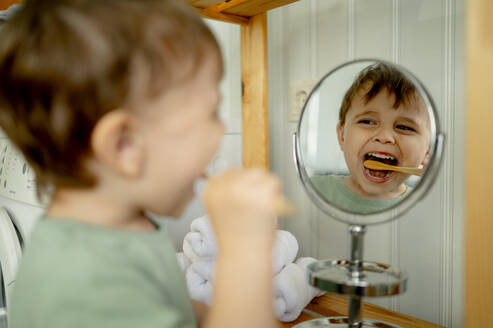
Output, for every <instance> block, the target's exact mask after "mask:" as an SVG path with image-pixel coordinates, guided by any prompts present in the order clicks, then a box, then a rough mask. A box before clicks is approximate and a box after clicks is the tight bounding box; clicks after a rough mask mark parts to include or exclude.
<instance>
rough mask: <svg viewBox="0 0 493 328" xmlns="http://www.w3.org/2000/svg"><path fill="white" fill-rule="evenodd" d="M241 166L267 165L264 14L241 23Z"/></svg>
mask: <svg viewBox="0 0 493 328" xmlns="http://www.w3.org/2000/svg"><path fill="white" fill-rule="evenodd" d="M241 75H242V78H241V79H242V127H243V128H242V130H243V138H242V139H243V166H244V167H264V168H267V169H268V168H269V126H268V124H269V120H268V97H267V95H268V90H267V15H266V13H262V14H259V15H256V16H253V17H251V18H250V20H249V22H248V24H247V25H242V26H241Z"/></svg>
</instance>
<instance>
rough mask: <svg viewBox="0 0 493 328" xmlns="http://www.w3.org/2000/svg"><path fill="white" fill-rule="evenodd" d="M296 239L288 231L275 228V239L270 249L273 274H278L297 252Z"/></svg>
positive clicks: (292, 259)
mask: <svg viewBox="0 0 493 328" xmlns="http://www.w3.org/2000/svg"><path fill="white" fill-rule="evenodd" d="M298 248H299V245H298V241H297V240H296V238H295V237H294V236H293V234H292V233H291V232H289V231H285V230H277V233H276V241H275V243H274V247H273V249H272V264H273V266H274V274H278V273H279V272H281V270H282V269H283V268H284V266H286V265H287V264H288V263H291V262H293V261H294V259H295V258H296V255H297V254H298Z"/></svg>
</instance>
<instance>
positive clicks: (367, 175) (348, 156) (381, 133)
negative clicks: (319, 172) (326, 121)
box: [337, 63, 430, 199]
mask: <svg viewBox="0 0 493 328" xmlns="http://www.w3.org/2000/svg"><path fill="white" fill-rule="evenodd" d="M337 135H338V139H339V144H340V146H341V149H342V151H343V152H344V157H345V160H346V163H347V166H348V169H349V173H350V177H349V179H348V180H347V182H348V187H349V188H350V189H351V190H353V191H354V192H356V193H357V194H359V195H361V196H364V197H368V198H374V199H390V198H394V197H397V196H399V195H400V194H402V193H403V192H404V191H405V189H406V188H405V186H404V181H405V180H406V179H407V178H408V175H405V174H402V173H397V172H392V171H377V170H370V169H367V168H365V167H364V166H363V162H364V161H365V160H369V159H371V160H377V161H382V162H385V163H387V164H391V165H397V166H407V167H418V166H420V165H424V166H425V165H426V161H427V159H428V154H429V143H430V123H429V117H428V112H427V109H426V107H425V104H424V102H423V99H422V98H421V96H420V94H419V93H418V90H417V89H416V87H415V86H414V84H413V83H412V82H411V81H409V80H408V79H407V77H406V76H405V75H404V74H403V73H402V72H400V71H399V70H398V69H397V68H395V67H394V66H392V65H390V64H384V63H378V64H374V65H371V66H369V67H367V68H365V69H364V70H363V71H362V72H361V73H360V74H359V76H358V77H357V78H356V80H355V81H354V82H353V84H352V85H351V87H350V88H349V89H348V91H347V92H346V94H345V96H344V99H343V101H342V105H341V108H340V112H339V124H338V125H337Z"/></svg>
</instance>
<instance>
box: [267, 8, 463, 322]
mask: <svg viewBox="0 0 493 328" xmlns="http://www.w3.org/2000/svg"><path fill="white" fill-rule="evenodd" d="M268 28H269V33H268V37H269V115H270V124H269V129H270V163H271V170H272V171H273V172H276V173H277V174H279V175H280V176H281V178H282V180H283V182H284V185H285V191H286V193H287V195H288V197H289V198H290V199H292V200H293V201H295V202H296V205H297V206H298V208H299V209H300V211H299V215H298V217H296V218H295V219H293V220H285V221H284V222H283V226H284V227H285V228H287V229H288V230H290V231H292V232H293V233H294V234H295V235H296V237H297V238H298V240H299V242H300V245H301V253H302V254H303V255H311V256H315V257H318V258H334V257H335V258H341V257H342V258H346V257H347V256H348V254H347V253H348V245H347V244H348V241H347V233H346V226H345V225H343V224H341V223H338V222H336V221H334V220H332V219H330V218H328V217H326V215H324V214H323V213H322V212H321V211H319V210H318V209H317V208H316V207H315V206H314V205H312V204H311V202H310V201H309V199H308V197H307V196H306V195H305V192H304V189H303V188H302V186H301V183H300V182H299V180H298V177H297V174H296V172H295V168H294V165H293V160H292V133H293V132H294V131H295V130H296V123H291V122H288V107H289V106H288V99H289V94H288V92H289V86H290V84H291V83H294V82H296V81H298V80H318V79H319V78H321V77H322V76H323V75H324V74H325V73H326V72H328V71H329V70H330V69H332V68H334V67H335V66H337V65H338V64H341V63H342V62H344V61H347V60H349V59H353V58H367V57H372V58H381V59H386V60H390V61H393V62H397V63H400V64H402V65H403V66H405V67H406V68H408V69H409V70H411V71H412V72H413V73H414V74H415V75H417V77H418V78H420V79H421V80H422V81H423V82H424V84H425V85H426V86H427V87H428V89H429V91H430V92H431V94H432V97H433V98H434V100H435V103H436V105H437V107H438V111H439V115H440V119H441V124H442V128H443V130H444V131H445V132H446V134H447V145H446V153H445V160H444V162H443V168H442V170H441V174H440V176H439V177H438V179H437V182H436V185H435V186H434V187H433V189H432V190H431V192H430V193H429V195H428V196H427V198H426V199H425V200H423V201H422V202H421V203H420V204H418V205H417V206H416V207H415V208H414V209H413V210H411V211H410V213H408V214H406V215H405V216H404V217H403V218H401V219H400V220H398V221H396V222H394V223H390V224H384V225H380V226H376V227H369V229H368V233H367V236H366V243H365V248H366V249H365V258H366V259H367V260H374V261H379V262H383V263H388V264H392V265H396V266H398V267H400V268H403V269H405V270H407V272H408V273H409V276H410V279H409V287H408V290H407V292H406V293H405V294H403V295H402V296H398V297H395V298H384V299H377V300H376V301H375V302H376V303H377V304H380V305H384V306H386V307H388V308H390V309H393V310H397V311H400V312H403V313H406V314H409V315H412V316H416V317H419V318H422V319H424V320H428V321H432V322H435V323H438V324H441V325H444V326H447V327H461V326H462V301H461V300H462V292H463V290H462V252H463V250H462V239H463V237H462V219H463V214H462V210H463V201H462V196H463V195H462V188H463V185H464V184H463V173H462V171H463V166H464V163H463V156H464V141H463V137H464V124H463V122H464V119H463V118H464V113H463V110H464V91H463V86H464V83H463V77H464V1H463V0H373V1H364V0H301V1H299V2H297V3H294V4H292V5H289V6H285V7H283V8H279V9H276V10H273V11H271V12H270V13H269V15H268Z"/></svg>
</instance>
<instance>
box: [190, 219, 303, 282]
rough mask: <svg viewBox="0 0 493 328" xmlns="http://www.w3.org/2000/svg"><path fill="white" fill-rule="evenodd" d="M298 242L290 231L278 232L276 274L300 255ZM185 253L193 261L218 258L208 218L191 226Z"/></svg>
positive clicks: (194, 221)
mask: <svg viewBox="0 0 493 328" xmlns="http://www.w3.org/2000/svg"><path fill="white" fill-rule="evenodd" d="M298 249H299V245H298V241H297V240H296V238H295V237H294V236H293V234H292V233H291V232H289V231H285V230H277V234H276V240H275V243H274V247H273V249H272V265H273V269H274V274H277V273H279V272H280V271H281V270H282V268H283V267H284V266H285V265H286V264H288V263H291V262H293V261H294V259H295V258H296V255H297V254H298ZM183 253H185V255H186V256H187V257H188V258H189V259H190V260H191V261H201V260H213V259H215V258H216V256H217V243H216V238H215V236H214V231H213V229H212V226H211V224H210V222H209V219H208V217H207V216H202V217H199V218H197V219H195V220H193V221H192V223H191V224H190V232H189V233H187V234H186V235H185V239H184V240H183Z"/></svg>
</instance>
